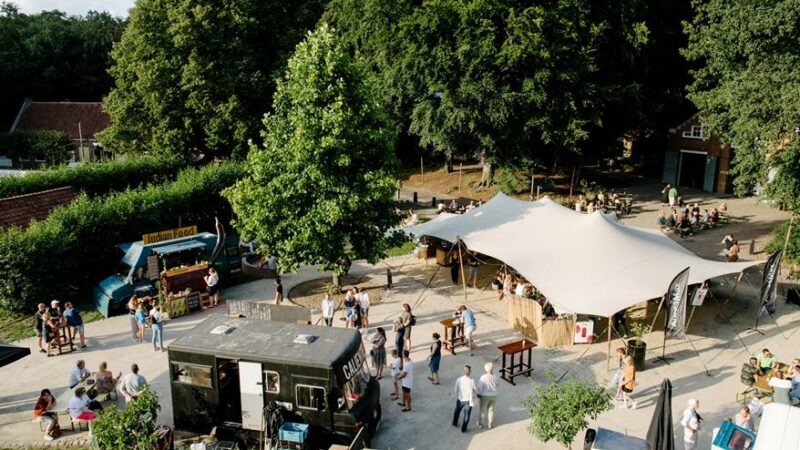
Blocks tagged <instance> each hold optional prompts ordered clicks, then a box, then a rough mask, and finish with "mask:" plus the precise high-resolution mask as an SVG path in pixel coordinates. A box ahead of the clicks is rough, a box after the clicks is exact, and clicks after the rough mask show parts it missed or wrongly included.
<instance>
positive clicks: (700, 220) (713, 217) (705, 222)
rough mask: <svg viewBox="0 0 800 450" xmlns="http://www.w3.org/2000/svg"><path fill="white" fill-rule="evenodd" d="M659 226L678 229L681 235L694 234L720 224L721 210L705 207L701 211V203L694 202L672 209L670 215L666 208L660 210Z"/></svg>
mask: <svg viewBox="0 0 800 450" xmlns="http://www.w3.org/2000/svg"><path fill="white" fill-rule="evenodd" d="M657 220H658V226H659V227H661V228H663V229H668V230H677V231H678V232H679V233H680V236H681V237H683V238H685V237H687V236H691V235H693V234H694V233H695V232H697V231H700V230H704V229H708V228H712V227H715V226H717V224H719V220H720V212H719V210H718V209H717V208H712V209H711V211H709V210H708V208H706V209H703V212H702V213H701V212H700V205H699V204H697V203H694V204H692V205H687V206H684V207H680V208H679V209H677V210H676V209H675V208H674V207H673V208H672V209H671V210H670V213H669V215H667V214H666V212H665V211H664V209H663V208H662V209H660V210H659V211H658V219H657Z"/></svg>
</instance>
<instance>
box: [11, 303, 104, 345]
mask: <svg viewBox="0 0 800 450" xmlns="http://www.w3.org/2000/svg"><path fill="white" fill-rule="evenodd" d="M78 311H80V312H81V317H82V318H83V322H84V323H88V322H94V321H96V320H100V319H102V318H103V315H102V314H100V313H99V312H98V311H97V310H96V309H94V307H93V306H91V305H78ZM35 335H36V334H35V333H34V332H33V311H31V312H30V313H28V314H15V313H9V312H5V311H3V312H0V341H5V342H13V341H18V340H20V339H25V338H29V337H33V336H35Z"/></svg>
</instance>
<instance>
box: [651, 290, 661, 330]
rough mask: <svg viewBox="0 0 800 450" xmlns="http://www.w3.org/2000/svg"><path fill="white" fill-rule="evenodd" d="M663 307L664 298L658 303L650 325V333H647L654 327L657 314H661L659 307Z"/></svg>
mask: <svg viewBox="0 0 800 450" xmlns="http://www.w3.org/2000/svg"><path fill="white" fill-rule="evenodd" d="M662 306H664V297H661V301H660V302H658V309H656V315H655V317H653V323H651V324H650V331H649V333H652V332H653V327H655V326H656V319H658V313H660V312H661V307H662Z"/></svg>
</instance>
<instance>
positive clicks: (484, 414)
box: [476, 362, 497, 429]
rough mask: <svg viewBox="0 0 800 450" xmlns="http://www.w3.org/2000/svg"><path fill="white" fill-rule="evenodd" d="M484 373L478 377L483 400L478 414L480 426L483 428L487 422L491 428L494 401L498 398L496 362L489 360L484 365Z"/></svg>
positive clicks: (479, 393) (478, 389)
mask: <svg viewBox="0 0 800 450" xmlns="http://www.w3.org/2000/svg"><path fill="white" fill-rule="evenodd" d="M483 370H484V372H486V373H484V374H483V375H481V377H480V379H478V386H477V387H476V391H477V393H478V398H479V399H480V402H481V409H480V414H479V415H478V428H483V424H487V426H488V427H489V429H491V428H492V427H493V426H494V403H495V400H496V399H497V376H496V375H495V374H494V364H492V363H491V362H487V363H486V364H484V365H483Z"/></svg>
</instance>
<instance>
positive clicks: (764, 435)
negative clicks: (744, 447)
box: [753, 402, 800, 450]
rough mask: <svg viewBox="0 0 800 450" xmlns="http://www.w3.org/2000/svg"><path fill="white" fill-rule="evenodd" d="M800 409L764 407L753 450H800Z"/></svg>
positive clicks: (781, 406) (770, 405) (779, 406)
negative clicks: (799, 429) (799, 428)
mask: <svg viewBox="0 0 800 450" xmlns="http://www.w3.org/2000/svg"><path fill="white" fill-rule="evenodd" d="M798 427H800V408H795V407H793V406H789V405H781V404H778V403H774V402H773V403H768V404H766V405H764V412H763V413H762V414H761V422H760V423H759V426H758V434H757V435H756V445H755V447H754V448H753V450H800V432H798V431H797V429H798Z"/></svg>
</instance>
